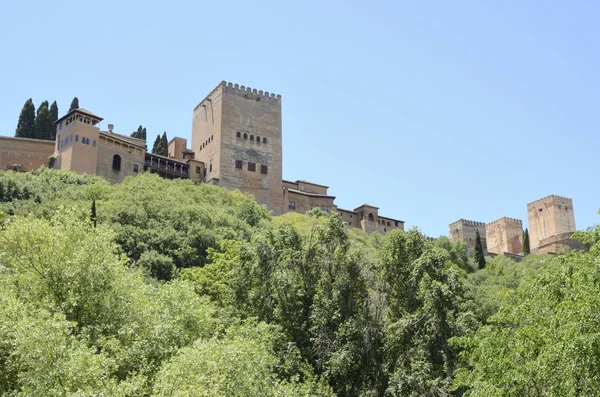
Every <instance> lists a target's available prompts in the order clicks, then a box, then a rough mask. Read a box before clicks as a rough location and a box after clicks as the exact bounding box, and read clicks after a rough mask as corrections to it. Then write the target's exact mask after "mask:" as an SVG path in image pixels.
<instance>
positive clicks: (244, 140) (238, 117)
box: [192, 81, 284, 214]
mask: <svg viewBox="0 0 600 397" xmlns="http://www.w3.org/2000/svg"><path fill="white" fill-rule="evenodd" d="M281 130H282V128H281V96H280V95H275V94H270V93H268V92H263V91H257V90H256V89H252V88H249V87H244V86H239V85H238V84H232V83H227V82H225V81H223V82H221V83H220V84H219V85H218V86H217V87H216V88H215V89H214V90H213V91H212V92H211V93H210V94H208V96H207V97H206V98H204V99H203V100H202V101H201V102H200V103H199V104H198V106H196V108H195V109H194V117H193V124H192V150H193V151H194V152H195V153H196V157H195V158H196V159H197V160H200V161H202V162H204V164H205V165H206V169H205V175H204V180H205V181H206V182H209V183H214V184H217V185H220V186H223V187H226V188H228V189H239V190H241V191H244V192H250V193H252V194H253V195H254V196H255V197H256V201H257V202H258V203H260V204H266V206H267V208H269V209H270V210H273V212H274V213H275V214H281V213H283V209H284V206H283V188H282V141H281V140H282V132H281Z"/></svg>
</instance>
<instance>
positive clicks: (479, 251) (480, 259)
mask: <svg viewBox="0 0 600 397" xmlns="http://www.w3.org/2000/svg"><path fill="white" fill-rule="evenodd" d="M475 262H477V267H479V268H480V269H483V268H484V267H485V256H484V255H483V247H482V246H481V237H479V229H477V230H476V231H475Z"/></svg>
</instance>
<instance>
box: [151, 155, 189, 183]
mask: <svg viewBox="0 0 600 397" xmlns="http://www.w3.org/2000/svg"><path fill="white" fill-rule="evenodd" d="M144 171H148V172H150V173H151V174H158V175H159V176H161V177H162V178H167V179H174V178H189V177H190V166H189V165H188V164H185V163H182V162H180V161H176V160H172V159H168V158H166V157H163V156H157V155H155V154H152V153H146V158H145V160H144Z"/></svg>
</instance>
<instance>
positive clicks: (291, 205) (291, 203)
mask: <svg viewBox="0 0 600 397" xmlns="http://www.w3.org/2000/svg"><path fill="white" fill-rule="evenodd" d="M288 208H289V209H291V210H295V209H296V202H295V201H290V202H289V203H288Z"/></svg>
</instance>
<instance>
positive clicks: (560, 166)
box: [0, 0, 600, 236]
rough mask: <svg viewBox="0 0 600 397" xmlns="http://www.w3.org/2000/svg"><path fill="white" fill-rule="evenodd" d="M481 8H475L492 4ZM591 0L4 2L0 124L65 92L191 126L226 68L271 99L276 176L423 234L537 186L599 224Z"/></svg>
mask: <svg viewBox="0 0 600 397" xmlns="http://www.w3.org/2000/svg"><path fill="white" fill-rule="evenodd" d="M486 3H487V4H486ZM599 20H600V4H599V3H597V2H592V1H577V0H574V1H569V2H559V1H537V2H527V1H503V2H497V1H485V2H481V1H458V2H449V1H439V2H426V1H402V2H392V1H390V2H375V3H371V4H370V3H369V2H364V1H360V2H358V1H344V2H342V1H318V2H317V1H296V2H288V1H273V2H252V1H235V2H228V1H210V2H204V1H183V2H182V1H161V2H158V1H157V2H153V1H118V2H117V1H112V0H108V1H103V2H86V1H76V2H74V1H73V2H67V1H58V2H56V1H55V2H52V1H43V2H40V1H29V2H17V1H5V2H2V4H1V5H0V36H1V37H2V40H0V54H2V57H1V59H2V61H1V62H0V82H1V84H0V87H1V90H2V95H1V96H0V134H1V135H11V136H12V135H13V134H14V129H15V127H16V123H17V118H18V115H19V112H20V110H21V107H22V105H23V103H24V102H25V100H26V99H27V98H29V97H32V98H33V99H34V102H35V104H36V106H37V105H38V104H39V103H40V102H41V101H43V100H44V99H48V100H49V101H52V100H57V101H58V104H59V109H60V113H61V115H62V114H63V113H64V111H65V110H66V109H67V108H68V106H69V103H70V101H71V99H72V98H73V96H78V97H79V99H80V104H81V106H82V107H85V108H87V109H89V110H91V111H93V112H95V113H97V114H99V115H100V116H102V117H104V119H105V121H104V122H103V126H104V128H106V124H108V123H113V124H115V131H116V132H119V133H131V132H132V131H133V130H134V129H136V127H137V126H138V125H139V124H143V125H144V126H145V127H147V129H148V133H149V138H150V139H151V140H153V139H154V137H155V136H156V134H157V133H162V132H163V131H165V130H166V131H167V134H168V136H169V138H171V137H173V136H174V135H178V136H182V137H186V138H190V133H191V125H192V110H193V108H194V107H195V106H196V105H197V104H198V102H199V101H200V100H201V99H202V98H204V96H205V95H206V94H207V93H209V92H210V91H211V90H212V89H213V88H214V87H215V86H216V85H217V84H218V83H219V82H220V81H221V80H227V81H231V82H234V83H239V84H243V85H246V86H250V87H252V88H257V89H262V90H265V91H269V92H275V93H278V94H281V95H282V96H283V102H282V104H283V153H284V164H283V175H284V178H286V179H293V180H295V179H306V180H309V181H314V182H317V183H322V184H326V185H329V186H330V192H331V193H332V194H333V195H335V196H337V199H336V203H337V204H338V206H340V207H342V208H354V207H356V206H358V205H360V204H362V203H364V202H368V203H370V204H373V205H376V206H379V207H380V213H382V214H384V215H386V216H390V217H395V218H400V219H402V220H405V221H406V225H407V226H411V225H417V226H418V227H420V228H421V230H423V231H424V232H425V233H427V234H430V235H432V236H438V235H440V234H447V233H448V224H449V223H451V222H453V221H455V220H457V219H460V218H466V219H472V220H478V221H483V222H490V221H493V220H495V219H497V218H500V217H502V216H509V217H514V218H520V219H523V221H524V224H525V225H526V220H527V210H526V205H527V203H528V202H530V201H533V200H536V199H538V198H541V197H544V196H546V195H549V194H558V195H562V196H567V197H571V198H573V200H574V209H575V213H576V222H577V226H578V228H580V229H581V228H585V227H588V226H591V225H593V224H596V223H598V222H599V219H600V218H599V217H598V215H597V211H598V208H599V207H600V194H599V193H600V184H599V183H598V151H599V150H600V134H599V133H598V131H599V121H598V116H599V115H600V89H599V88H600V77H599V76H600V73H599V71H600V40H598V38H599V37H600V24H599V23H598V21H599Z"/></svg>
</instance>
